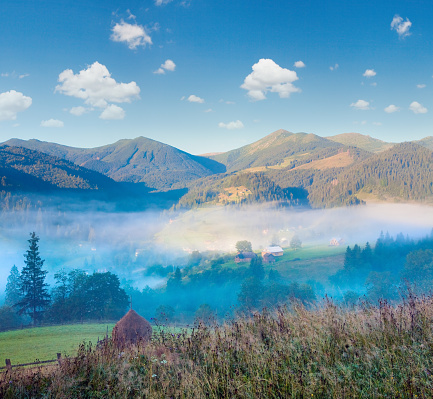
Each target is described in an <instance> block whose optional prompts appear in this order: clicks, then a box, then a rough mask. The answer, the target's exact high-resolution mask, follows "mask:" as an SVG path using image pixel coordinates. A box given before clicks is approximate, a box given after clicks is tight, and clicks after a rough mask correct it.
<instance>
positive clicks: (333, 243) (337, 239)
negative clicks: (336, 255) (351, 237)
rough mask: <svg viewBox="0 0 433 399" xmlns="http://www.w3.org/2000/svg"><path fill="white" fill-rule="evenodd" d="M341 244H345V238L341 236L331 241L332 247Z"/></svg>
mask: <svg viewBox="0 0 433 399" xmlns="http://www.w3.org/2000/svg"><path fill="white" fill-rule="evenodd" d="M340 245H344V240H343V239H342V238H341V237H334V238H333V239H332V240H331V241H329V246H330V247H339V246H340Z"/></svg>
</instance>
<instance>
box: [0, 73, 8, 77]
mask: <svg viewBox="0 0 433 399" xmlns="http://www.w3.org/2000/svg"><path fill="white" fill-rule="evenodd" d="M0 76H1V77H2V78H7V77H8V76H9V73H8V72H4V73H2V74H1V75H0Z"/></svg>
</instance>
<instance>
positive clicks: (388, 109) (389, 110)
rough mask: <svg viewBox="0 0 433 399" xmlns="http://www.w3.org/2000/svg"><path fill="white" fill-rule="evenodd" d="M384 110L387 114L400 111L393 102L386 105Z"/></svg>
mask: <svg viewBox="0 0 433 399" xmlns="http://www.w3.org/2000/svg"><path fill="white" fill-rule="evenodd" d="M384 111H385V112H386V113H387V114H392V113H393V112H397V111H400V108H399V107H397V106H396V105H394V104H390V105H388V106H387V107H386V108H385V109H384Z"/></svg>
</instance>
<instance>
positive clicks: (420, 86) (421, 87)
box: [416, 84, 426, 89]
mask: <svg viewBox="0 0 433 399" xmlns="http://www.w3.org/2000/svg"><path fill="white" fill-rule="evenodd" d="M416 87H418V89H424V88H425V87H426V85H425V84H420V85H416Z"/></svg>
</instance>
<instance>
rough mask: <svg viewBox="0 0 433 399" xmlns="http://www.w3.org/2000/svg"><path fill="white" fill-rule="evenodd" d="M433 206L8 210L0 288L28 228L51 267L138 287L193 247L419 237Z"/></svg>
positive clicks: (432, 221) (431, 221) (430, 223)
mask: <svg viewBox="0 0 433 399" xmlns="http://www.w3.org/2000/svg"><path fill="white" fill-rule="evenodd" d="M432 227H433V207H427V206H421V205H412V204H391V205H390V204H386V205H385V204H375V205H365V206H357V207H345V208H335V209H320V210H311V209H304V210H293V209H291V208H279V207H275V206H274V205H270V204H265V205H250V206H242V207H240V208H234V207H209V208H201V209H196V210H190V211H187V212H178V213H170V212H166V211H158V210H152V211H146V212H138V213H116V212H100V211H94V212H92V211H85V212H79V211H74V212H66V213H65V212H59V211H57V210H53V209H46V210H39V211H25V212H10V213H5V212H4V213H3V214H2V218H1V222H0V237H1V240H0V251H1V253H2V261H1V265H0V291H1V292H2V293H3V291H4V288H5V284H6V279H7V276H8V275H9V271H10V269H11V267H12V266H13V265H14V264H15V265H16V266H17V267H18V269H20V270H21V268H22V266H23V264H24V262H23V261H24V257H23V254H24V253H25V251H26V250H27V247H28V243H27V239H28V238H29V233H30V232H31V231H35V232H36V233H37V235H38V236H39V237H40V253H41V256H42V258H43V259H45V265H44V267H45V269H46V270H48V271H49V272H50V274H49V275H48V280H47V282H48V283H50V284H52V282H53V280H52V279H53V277H52V276H53V272H55V271H56V270H59V269H61V268H65V269H74V268H80V269H84V270H86V271H88V272H89V273H91V272H93V271H111V272H113V273H116V274H118V275H119V277H120V278H121V279H122V278H123V279H126V280H129V281H130V282H131V283H132V284H133V285H134V286H136V287H137V288H143V287H144V286H146V285H149V286H151V287H156V286H158V285H161V284H163V283H164V281H165V280H164V279H161V278H157V277H149V276H145V275H144V273H143V271H145V270H146V268H147V267H149V266H151V265H154V264H160V265H163V266H171V265H173V266H182V265H183V264H185V262H186V259H187V257H188V255H189V254H190V253H191V252H192V251H200V252H206V251H214V252H217V253H227V252H234V251H235V244H236V242H237V241H239V240H248V241H251V243H252V245H253V249H254V250H259V249H261V248H263V247H265V246H267V245H269V244H271V243H275V244H280V245H282V246H288V245H289V242H290V239H291V238H292V237H293V235H294V234H296V235H298V236H299V238H300V239H301V240H302V243H303V245H304V246H310V245H328V244H329V241H330V240H331V239H332V238H334V237H339V238H342V239H343V240H344V242H345V245H353V244H360V245H361V244H364V243H365V242H367V241H369V242H370V243H374V242H375V240H376V239H377V237H378V236H379V234H380V232H381V231H384V232H389V233H390V234H391V235H396V234H398V233H400V232H402V233H403V234H404V235H406V234H408V235H410V236H411V237H412V238H417V237H421V236H424V235H426V234H429V233H430V231H431V229H432Z"/></svg>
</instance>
